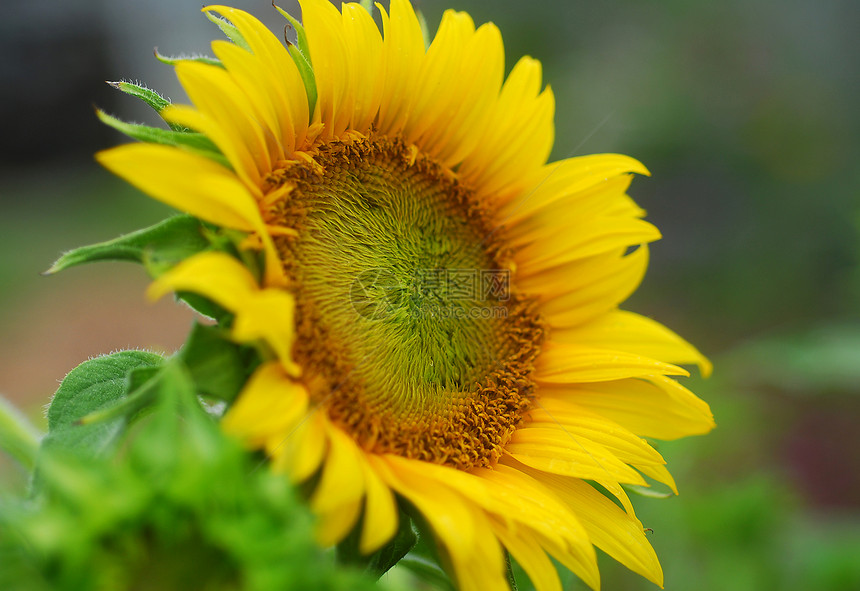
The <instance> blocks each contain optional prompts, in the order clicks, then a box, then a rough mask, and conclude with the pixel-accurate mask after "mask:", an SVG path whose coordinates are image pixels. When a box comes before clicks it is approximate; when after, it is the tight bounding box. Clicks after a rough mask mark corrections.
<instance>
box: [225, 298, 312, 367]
mask: <svg viewBox="0 0 860 591" xmlns="http://www.w3.org/2000/svg"><path fill="white" fill-rule="evenodd" d="M294 308H295V301H294V300H293V297H292V295H290V294H289V293H287V292H285V291H282V290H280V289H264V290H261V291H257V292H255V293H253V294H252V295H251V296H250V297H249V298H248V299H247V300H245V301H244V302H243V304H242V307H241V308H240V309H239V310H236V319H235V321H234V323H233V337H234V338H235V339H236V340H238V341H240V342H251V341H254V340H257V339H261V340H264V341H265V342H266V343H268V344H269V346H270V347H271V348H272V350H273V351H274V352H275V355H277V357H278V359H279V360H280V361H281V364H282V365H283V366H284V367H285V368H286V369H287V371H289V372H290V373H291V374H292V375H299V374H300V373H301V367H299V365H298V364H297V363H295V362H294V361H293V359H292V348H293V338H294V336H295V319H294V316H293V312H294Z"/></svg>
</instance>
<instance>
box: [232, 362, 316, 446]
mask: <svg viewBox="0 0 860 591" xmlns="http://www.w3.org/2000/svg"><path fill="white" fill-rule="evenodd" d="M307 408H308V393H307V391H306V390H305V389H304V387H303V386H302V385H301V384H299V383H297V382H294V381H293V380H291V379H290V378H289V377H288V376H287V375H286V374H285V373H284V370H283V368H282V367H281V365H280V364H279V363H277V362H269V363H265V364H263V365H261V366H260V367H259V368H258V369H257V371H255V372H254V375H253V376H251V379H250V380H248V383H247V385H246V386H245V388H244V389H243V390H242V393H241V394H240V395H239V397H238V399H237V400H236V402H235V403H234V404H233V405H231V406H230V409H229V410H228V411H227V414H226V415H224V418H223V419H222V421H221V426H222V427H223V428H224V431H225V432H227V433H229V434H231V435H234V436H236V437H239V438H241V439H244V440H245V441H247V442H248V443H249V444H250V445H251V446H253V447H263V445H264V444H265V443H266V442H267V441H268V440H269V439H271V438H278V437H285V436H286V435H287V434H289V433H290V431H292V430H293V429H294V428H295V426H296V425H297V424H298V423H299V421H301V420H302V419H303V418H304V416H305V414H306V413H307Z"/></svg>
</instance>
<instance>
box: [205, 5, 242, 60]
mask: <svg viewBox="0 0 860 591" xmlns="http://www.w3.org/2000/svg"><path fill="white" fill-rule="evenodd" d="M204 14H206V18H208V19H209V20H210V21H212V22H213V23H215V25H216V26H217V27H218V28H219V29H221V32H222V33H224V34H225V35H226V36H227V38H228V39H230V41H232V42H233V43H235V44H236V45H238V46H239V47H241V48H242V49H244V50H245V51H248V52H251V46H250V45H248V42H247V41H245V38H244V37H243V36H242V33H240V32H239V29H237V28H236V26H235V25H233V23H231V22H230V21H228V20H227V19H226V18H223V17H220V16H217V15H215V14H212V13H211V12H208V11H207V12H206V13H204ZM251 53H253V52H251Z"/></svg>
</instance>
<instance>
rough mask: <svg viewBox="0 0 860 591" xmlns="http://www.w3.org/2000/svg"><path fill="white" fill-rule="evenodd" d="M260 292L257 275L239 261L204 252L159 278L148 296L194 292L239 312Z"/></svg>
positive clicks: (151, 286) (223, 255) (221, 254)
mask: <svg viewBox="0 0 860 591" xmlns="http://www.w3.org/2000/svg"><path fill="white" fill-rule="evenodd" d="M258 289H259V287H258V285H257V281H256V280H255V279H254V276H253V275H251V272H250V271H248V269H247V268H245V266H244V265H242V264H241V263H240V262H239V261H237V260H236V259H235V258H233V257H232V256H230V255H228V254H226V253H223V252H203V253H200V254H197V255H194V256H193V257H191V258H189V259H186V260H184V261H182V262H181V263H179V264H178V265H176V266H175V267H173V268H172V269H170V270H169V271H168V272H167V273H165V274H163V275H162V276H161V277H159V278H158V279H156V280H155V281H154V282H153V283H152V285H150V286H149V289H148V290H147V295H148V296H149V297H150V298H151V299H158V298H160V297H162V296H163V295H164V294H166V293H169V292H171V291H190V292H193V293H197V294H200V295H203V296H206V297H207V298H209V299H211V300H213V301H215V302H216V303H217V304H219V305H220V306H223V307H224V308H226V309H228V310H230V311H232V312H235V311H237V310H239V309H240V308H242V306H243V305H244V303H245V301H247V300H248V299H249V298H250V297H252V294H253V293H254V292H255V291H257V290H258Z"/></svg>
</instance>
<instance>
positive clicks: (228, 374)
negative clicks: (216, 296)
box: [178, 323, 251, 402]
mask: <svg viewBox="0 0 860 591" xmlns="http://www.w3.org/2000/svg"><path fill="white" fill-rule="evenodd" d="M243 353H244V352H243V350H242V349H241V348H240V347H239V346H238V345H236V344H235V343H233V342H231V341H230V340H229V339H228V338H227V337H226V335H225V333H224V331H223V329H220V328H218V327H215V326H207V325H204V324H199V323H198V324H195V325H194V328H193V329H192V330H191V335H190V336H189V337H188V341H187V342H186V343H185V346H183V347H182V350H181V351H180V352H179V355H178V358H179V360H181V361H182V362H183V363H184V364H185V367H186V368H187V369H188V372H189V374H190V376H191V379H193V380H194V384H195V387H196V391H197V393H198V394H203V395H206V396H211V397H213V398H217V399H218V400H223V401H225V402H231V401H232V400H233V399H234V398H235V397H236V395H237V394H238V393H239V391H240V390H241V389H242V386H244V385H245V382H246V381H247V379H248V369H251V368H249V367H248V363H246V359H245V358H246V357H247V355H246V354H243Z"/></svg>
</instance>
